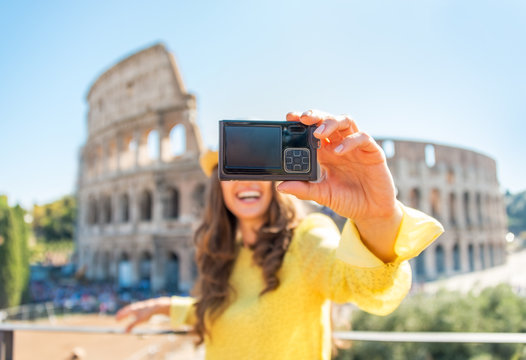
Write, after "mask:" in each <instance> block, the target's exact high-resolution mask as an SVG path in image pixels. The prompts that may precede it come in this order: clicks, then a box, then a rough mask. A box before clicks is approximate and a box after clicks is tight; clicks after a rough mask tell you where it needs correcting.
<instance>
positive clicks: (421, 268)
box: [415, 252, 427, 281]
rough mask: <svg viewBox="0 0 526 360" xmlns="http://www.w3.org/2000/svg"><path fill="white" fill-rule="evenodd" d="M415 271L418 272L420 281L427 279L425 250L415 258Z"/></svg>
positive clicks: (417, 275)
mask: <svg viewBox="0 0 526 360" xmlns="http://www.w3.org/2000/svg"><path fill="white" fill-rule="evenodd" d="M415 263H416V264H415V272H416V278H417V279H418V280H419V281H423V280H425V279H426V277H427V276H426V258H425V252H422V253H421V254H420V255H418V256H417V257H416V259H415Z"/></svg>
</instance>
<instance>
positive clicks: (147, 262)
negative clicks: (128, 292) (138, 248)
mask: <svg viewBox="0 0 526 360" xmlns="http://www.w3.org/2000/svg"><path fill="white" fill-rule="evenodd" d="M151 279H152V254H151V253H150V252H149V251H143V252H142V254H141V256H140V258H139V281H140V284H139V285H140V286H141V287H142V288H144V289H150V288H151Z"/></svg>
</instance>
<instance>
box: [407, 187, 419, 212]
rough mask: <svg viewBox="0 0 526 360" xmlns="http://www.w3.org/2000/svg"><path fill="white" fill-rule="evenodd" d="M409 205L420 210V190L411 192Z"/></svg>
mask: <svg viewBox="0 0 526 360" xmlns="http://www.w3.org/2000/svg"><path fill="white" fill-rule="evenodd" d="M409 204H410V206H411V207H413V208H415V209H420V190H419V189H418V188H414V189H412V190H411V193H410V194H409Z"/></svg>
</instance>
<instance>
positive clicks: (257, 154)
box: [224, 126, 281, 169]
mask: <svg viewBox="0 0 526 360" xmlns="http://www.w3.org/2000/svg"><path fill="white" fill-rule="evenodd" d="M224 136H225V141H224V144H225V150H226V163H225V165H226V167H228V168H237V167H240V168H253V169H270V168H275V169H279V168H281V128H280V127H279V126H229V127H226V128H225V133H224Z"/></svg>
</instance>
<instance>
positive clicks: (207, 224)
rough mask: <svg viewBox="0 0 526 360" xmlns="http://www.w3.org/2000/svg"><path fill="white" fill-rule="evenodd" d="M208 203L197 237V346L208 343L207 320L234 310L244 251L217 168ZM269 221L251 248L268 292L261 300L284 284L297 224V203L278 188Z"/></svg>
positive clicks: (270, 209) (274, 193)
mask: <svg viewBox="0 0 526 360" xmlns="http://www.w3.org/2000/svg"><path fill="white" fill-rule="evenodd" d="M208 192H209V193H208V201H207V204H206V206H205V210H204V216H203V221H202V223H201V225H200V226H199V227H198V228H197V231H196V233H195V244H196V248H197V249H196V262H197V268H198V273H199V275H198V278H197V281H196V285H195V287H194V291H193V292H194V296H196V298H197V302H196V304H195V313H196V317H197V321H196V324H195V326H194V332H195V333H196V334H197V336H198V341H197V344H201V343H202V342H203V341H204V337H205V334H209V331H208V329H207V328H206V324H207V321H214V319H216V318H217V317H218V316H219V315H221V313H222V312H223V311H224V310H225V308H226V306H228V302H229V300H231V299H232V298H231V297H232V296H234V295H235V294H234V293H233V288H232V286H231V285H230V284H229V279H230V275H231V273H232V269H233V267H234V262H235V259H236V257H237V254H238V251H239V247H240V246H242V245H240V244H237V243H236V232H237V218H236V217H235V216H234V214H232V213H231V212H230V211H229V210H228V209H227V207H226V206H225V203H224V201H223V192H222V190H221V183H220V181H219V179H218V176H217V170H215V171H214V172H213V173H212V175H211V176H210V186H209V190H208ZM265 217H266V219H265V222H264V223H263V225H262V226H261V228H260V229H259V231H258V234H257V241H256V243H255V244H254V245H253V246H251V248H252V250H253V259H254V262H255V263H256V264H257V265H259V266H260V267H261V268H262V271H263V279H264V281H265V288H264V289H263V290H262V291H261V293H260V296H262V295H264V294H265V293H267V292H269V291H272V290H274V289H276V288H277V287H278V286H279V278H278V276H277V272H278V270H279V269H280V267H281V263H282V262H283V257H284V256H285V253H286V251H287V249H288V246H289V243H290V240H291V238H292V233H293V231H294V228H295V227H296V225H297V222H298V220H297V217H296V209H295V206H294V203H293V202H292V201H291V200H290V198H288V197H287V196H284V195H282V194H280V193H278V192H277V191H276V189H275V186H272V200H271V202H270V205H269V208H268V210H267V213H266V215H265Z"/></svg>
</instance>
